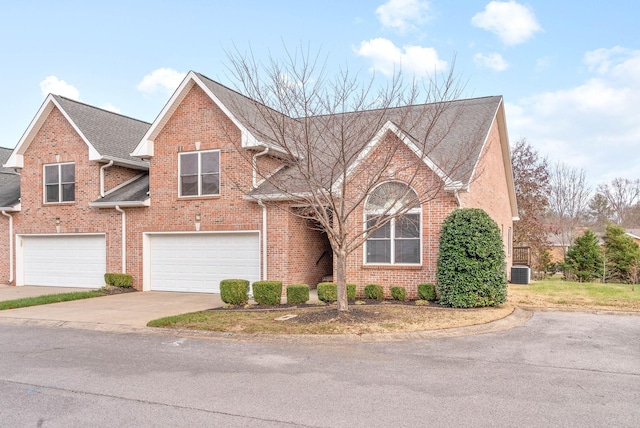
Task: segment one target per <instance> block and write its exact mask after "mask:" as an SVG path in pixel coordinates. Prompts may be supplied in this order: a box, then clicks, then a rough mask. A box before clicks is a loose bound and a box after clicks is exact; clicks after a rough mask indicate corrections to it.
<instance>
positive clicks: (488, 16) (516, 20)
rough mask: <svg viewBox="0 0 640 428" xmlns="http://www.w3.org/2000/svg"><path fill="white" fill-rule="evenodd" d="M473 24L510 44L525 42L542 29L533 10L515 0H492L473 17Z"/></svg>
mask: <svg viewBox="0 0 640 428" xmlns="http://www.w3.org/2000/svg"><path fill="white" fill-rule="evenodd" d="M471 24H473V25H474V26H476V27H479V28H482V29H484V30H488V31H491V32H492V33H494V34H495V35H497V36H498V37H499V38H500V40H502V43H504V44H505V45H508V46H511V45H518V44H520V43H524V42H526V41H527V40H529V39H530V38H531V37H533V35H534V34H535V33H536V32H538V31H541V30H542V28H541V27H540V24H538V21H537V19H536V16H535V14H534V13H533V11H532V10H531V9H530V8H528V7H527V6H524V5H521V4H519V3H517V2H515V1H514V0H511V1H508V2H500V1H492V2H490V3H489V4H487V6H485V8H484V12H480V13H478V14H476V15H475V16H474V17H473V18H471Z"/></svg>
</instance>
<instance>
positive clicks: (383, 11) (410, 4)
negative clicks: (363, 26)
mask: <svg viewBox="0 0 640 428" xmlns="http://www.w3.org/2000/svg"><path fill="white" fill-rule="evenodd" d="M428 11H429V2H427V1H420V0H389V1H387V2H386V3H385V4H383V5H381V6H378V8H377V9H376V15H378V19H379V20H380V23H381V24H382V26H383V27H386V28H393V29H395V30H398V31H400V32H401V33H404V32H407V31H409V30H413V29H415V28H416V27H415V24H424V23H425V22H427V21H428V19H429V16H428V14H427V12H428Z"/></svg>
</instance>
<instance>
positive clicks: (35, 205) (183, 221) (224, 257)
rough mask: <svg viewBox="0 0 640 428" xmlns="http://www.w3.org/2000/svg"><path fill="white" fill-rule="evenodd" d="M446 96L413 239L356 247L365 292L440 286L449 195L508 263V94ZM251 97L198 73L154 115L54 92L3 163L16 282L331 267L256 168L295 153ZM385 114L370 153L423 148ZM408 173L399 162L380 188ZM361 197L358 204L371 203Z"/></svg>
mask: <svg viewBox="0 0 640 428" xmlns="http://www.w3.org/2000/svg"><path fill="white" fill-rule="evenodd" d="M452 105H453V107H454V109H453V110H455V111H457V114H459V116H460V117H458V118H457V121H459V124H460V125H454V126H453V127H452V129H451V130H450V135H449V136H448V137H447V139H445V140H444V143H446V144H444V145H443V148H442V150H440V151H435V152H434V153H433V156H430V158H429V159H428V162H426V161H425V163H424V166H423V167H420V170H419V171H418V173H419V176H420V177H421V179H422V182H424V183H426V182H427V181H429V180H443V181H445V182H447V186H444V187H443V190H442V192H441V193H440V194H439V195H438V197H437V198H435V199H434V200H432V201H430V202H427V203H424V204H422V205H421V206H419V207H416V208H415V209H414V210H412V211H411V212H409V213H408V216H413V217H415V218H416V219H417V220H419V223H418V224H420V225H421V227H420V228H419V230H420V231H419V232H416V235H415V236H413V237H412V238H411V239H408V240H407V241H405V242H404V243H403V245H406V246H407V248H409V250H407V251H405V252H404V253H403V255H402V256H398V255H396V256H389V251H388V248H387V249H385V246H390V247H389V248H391V247H393V246H394V245H395V244H394V242H393V238H390V239H387V238H384V237H383V238H382V239H378V241H377V242H373V240H372V241H370V242H369V241H368V242H367V243H366V244H365V246H363V247H362V248H361V249H360V250H359V251H356V252H354V253H353V254H352V255H351V256H350V257H349V260H348V270H347V272H348V275H347V278H348V281H349V282H354V283H356V284H357V285H358V286H359V288H362V287H364V285H366V284H367V283H371V282H376V283H381V284H384V285H385V286H392V285H405V286H406V287H407V290H408V292H409V295H411V296H415V294H416V290H417V284H419V283H423V282H434V281H435V267H436V260H437V248H438V240H439V233H440V226H441V224H442V221H443V220H444V219H445V218H446V217H447V215H448V214H449V213H450V212H451V211H452V210H454V209H456V208H458V207H477V208H482V209H484V210H486V211H487V212H488V213H489V215H490V216H491V217H492V218H493V219H494V220H495V221H496V223H497V224H498V226H499V227H500V228H501V230H502V236H503V241H504V244H505V250H506V253H507V260H508V266H507V272H508V267H509V266H510V264H511V262H510V260H511V254H510V252H511V231H512V225H513V220H514V219H515V218H517V207H516V202H515V194H514V189H513V179H512V174H511V163H510V158H509V145H508V139H507V133H506V124H505V117H504V105H503V101H502V98H501V97H486V98H477V99H472V100H461V101H455V102H453V104H452ZM410 108H411V107H406V109H410ZM255 109H256V103H255V102H253V101H252V100H249V99H247V98H245V97H243V96H241V95H240V94H238V93H236V92H234V91H232V90H230V89H228V88H226V87H224V86H222V85H220V84H218V83H216V82H214V81H212V80H210V79H208V78H206V77H205V76H203V75H201V74H198V73H195V72H190V73H189V74H188V75H187V77H186V78H185V79H184V81H183V82H182V83H181V85H180V86H179V87H178V89H177V90H176V92H175V93H174V95H173V96H172V97H171V99H170V100H169V102H168V103H167V104H166V106H165V107H164V108H163V110H162V111H161V112H160V114H159V116H158V117H157V119H156V120H155V121H154V122H153V123H152V124H148V123H145V122H141V121H137V120H135V119H131V118H128V117H124V116H122V115H118V114H115V113H111V112H107V111H104V110H101V109H98V108H95V107H91V106H88V105H85V104H82V103H79V102H75V101H71V100H68V99H66V98H63V97H60V96H55V95H50V96H49V97H47V99H46V100H45V102H44V104H43V105H42V107H41V108H40V110H39V111H38V113H37V115H36V117H35V118H34V120H33V121H32V123H31V125H30V126H29V128H28V129H27V131H26V132H25V134H24V136H23V137H22V139H21V140H20V142H19V143H18V145H17V146H16V148H15V149H14V151H13V153H12V154H11V156H9V158H8V159H7V161H6V162H5V163H4V165H5V167H6V168H5V169H3V170H2V171H0V179H3V178H4V177H3V176H2V174H4V173H6V174H7V177H6V178H7V181H6V183H5V182H4V181H0V204H2V207H0V208H2V213H3V214H4V218H0V222H1V223H0V244H1V245H3V246H4V248H8V249H9V250H10V251H7V253H6V254H7V255H6V256H4V257H2V260H0V273H3V274H5V275H6V278H7V279H6V281H7V282H9V283H15V284H16V285H53V286H78V287H80V286H101V285H102V284H103V281H102V275H103V274H104V273H105V272H119V271H126V272H128V273H131V274H132V275H133V276H134V286H135V287H136V288H138V289H140V290H164V291H191V292H217V291H218V290H219V288H218V287H219V281H220V280H221V279H224V278H234V277H241V278H245V279H248V280H250V281H256V280H259V279H279V280H282V281H283V282H284V283H285V284H291V283H308V284H310V285H311V286H315V284H317V283H318V282H320V281H321V280H322V278H323V277H327V276H331V275H332V274H333V261H332V258H331V248H330V245H329V241H328V238H327V237H326V235H325V234H324V233H323V232H321V231H319V230H316V229H314V228H311V227H309V225H308V223H307V221H306V220H304V219H302V218H300V217H297V216H294V215H292V214H291V213H290V212H289V211H287V210H286V209H280V208H279V207H277V205H278V204H279V205H281V206H282V207H286V206H287V204H289V201H287V200H286V198H285V197H283V195H282V194H278V192H277V189H274V188H273V187H272V186H271V183H272V182H268V181H265V180H260V177H261V176H263V175H265V174H266V173H265V171H266V172H267V173H272V174H273V177H276V179H277V178H278V177H281V176H282V177H285V176H287V173H286V169H287V167H286V165H287V163H288V162H291V159H290V156H288V155H287V153H284V152H283V151H282V150H279V147H278V144H277V143H276V142H275V141H272V140H270V139H269V138H267V137H265V135H267V134H268V133H267V132H266V128H267V127H268V124H265V123H264V122H263V121H261V120H260V115H259V114H257V112H256V111H254V110H255ZM456 109H457V110H456ZM397 111H398V112H400V111H402V109H398V110H397ZM273 114H276V115H279V117H280V118H281V119H282V120H283V121H294V119H291V118H287V117H286V116H283V115H281V114H280V113H277V112H273ZM391 119H392V117H390V119H389V121H387V122H386V123H385V124H384V126H383V127H382V128H381V130H380V132H379V133H380V134H381V135H385V138H384V139H380V140H376V141H372V142H371V144H370V145H368V146H367V149H366V153H365V154H366V156H376V153H378V151H379V150H381V147H382V146H383V145H384V144H396V145H398V146H397V147H398V150H397V153H396V156H397V158H394V161H395V162H398V163H399V165H401V164H402V162H403V161H409V160H412V159H413V158H412V157H415V156H416V152H415V147H414V144H413V143H412V138H413V137H414V136H408V135H405V134H404V133H403V131H402V130H401V129H398V128H397V126H394V124H393V122H392V121H391ZM425 127H428V126H427V125H425ZM417 132H420V130H418V131H417ZM387 137H388V138H387ZM467 147H468V151H469V152H470V153H469V155H470V160H469V161H468V162H467V164H466V167H465V168H462V169H459V170H457V171H454V172H452V173H451V174H448V173H447V171H444V170H442V169H440V168H438V167H437V166H436V165H442V164H443V163H446V159H447V156H451V154H452V153H454V152H455V150H465V148H467ZM474 147H475V148H474ZM267 149H268V150H267ZM453 149H455V150H453ZM0 154H2V152H0ZM363 156H364V155H363ZM359 159H360V158H359ZM432 160H436V162H431V161H432ZM358 167H359V165H358V164H357V162H355V163H354V165H353V170H354V171H357V168H358ZM14 170H19V171H20V176H18V175H17V174H16V172H15V171H14ZM256 170H259V171H260V175H258V174H256V172H255V171H256ZM18 177H19V181H20V185H19V187H18V186H17V184H16V183H17V179H18ZM402 182H403V177H402V173H398V174H397V175H395V176H394V177H392V178H390V179H389V180H388V181H387V182H385V183H383V184H382V185H381V187H380V188H379V189H387V188H393V187H394V186H395V187H397V186H402ZM420 182H421V181H418V182H417V183H420ZM331 184H332V183H331ZM350 184H351V183H350ZM353 185H357V183H355V182H354V183H353ZM385 186H386V187H385ZM410 191H411V192H418V193H419V192H421V191H422V189H421V186H420V185H419V184H418V185H416V186H414V187H413V188H412V189H411V190H410ZM374 192H375V191H374ZM372 193H373V192H372ZM374 199H375V197H373V196H372V199H370V200H371V201H373V200H374ZM367 204H368V205H367V206H362V207H361V208H360V212H358V213H356V215H361V216H363V218H364V216H366V215H368V214H367V213H368V212H369V211H371V210H374V209H375V208H376V207H375V204H374V203H373V202H371V203H367ZM389 227H391V228H396V227H400V226H396V225H395V223H390V226H389ZM390 230H391V229H390ZM416 230H418V229H416ZM389 233H390V236H391V237H393V236H395V235H394V233H396V232H395V231H394V230H391V231H390V232H389ZM9 234H11V236H12V239H11V241H12V245H9V242H8V241H9ZM10 253H11V254H10ZM399 257H404V259H403V260H400V259H399Z"/></svg>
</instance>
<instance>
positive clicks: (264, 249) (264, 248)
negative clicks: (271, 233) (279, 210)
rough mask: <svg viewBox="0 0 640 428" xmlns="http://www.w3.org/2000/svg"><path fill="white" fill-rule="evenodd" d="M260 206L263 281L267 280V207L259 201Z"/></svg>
mask: <svg viewBox="0 0 640 428" xmlns="http://www.w3.org/2000/svg"><path fill="white" fill-rule="evenodd" d="M258 205H260V206H261V207H262V275H263V276H262V280H263V281H266V280H267V206H266V205H265V204H264V202H262V200H260V199H258Z"/></svg>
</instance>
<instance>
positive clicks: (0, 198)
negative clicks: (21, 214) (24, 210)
mask: <svg viewBox="0 0 640 428" xmlns="http://www.w3.org/2000/svg"><path fill="white" fill-rule="evenodd" d="M12 151H13V150H11V149H6V148H4V147H0V163H1V164H3V163H4V162H6V161H7V159H9V156H10V155H11V152H12ZM19 205H20V174H18V173H17V172H15V171H14V170H13V168H7V167H0V211H17V210H19Z"/></svg>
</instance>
